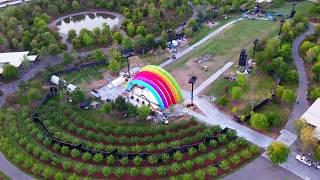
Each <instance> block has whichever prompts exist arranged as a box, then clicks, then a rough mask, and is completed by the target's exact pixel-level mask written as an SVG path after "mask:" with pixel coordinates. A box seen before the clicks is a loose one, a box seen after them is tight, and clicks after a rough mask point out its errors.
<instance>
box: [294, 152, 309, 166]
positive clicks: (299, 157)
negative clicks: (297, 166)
mask: <svg viewBox="0 0 320 180" xmlns="http://www.w3.org/2000/svg"><path fill="white" fill-rule="evenodd" d="M296 159H297V160H298V161H300V162H302V163H303V164H305V165H307V166H309V167H311V166H312V161H311V160H310V159H308V158H307V157H305V156H304V155H303V154H302V155H299V154H297V155H296Z"/></svg>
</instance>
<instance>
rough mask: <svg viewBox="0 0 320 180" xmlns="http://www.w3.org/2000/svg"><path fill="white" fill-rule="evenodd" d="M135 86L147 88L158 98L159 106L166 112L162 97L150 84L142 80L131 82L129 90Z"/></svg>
mask: <svg viewBox="0 0 320 180" xmlns="http://www.w3.org/2000/svg"><path fill="white" fill-rule="evenodd" d="M133 85H139V86H143V87H145V88H147V89H148V90H149V91H150V92H151V93H152V94H153V95H154V97H155V98H156V100H157V102H158V104H159V106H160V109H161V110H164V104H163V102H162V100H161V97H160V95H159V94H158V92H157V91H156V90H155V89H154V88H153V87H152V86H151V85H150V84H148V83H146V82H144V81H141V80H131V81H130V83H129V85H128V88H127V89H128V90H129V91H130V90H131V89H132V87H133Z"/></svg>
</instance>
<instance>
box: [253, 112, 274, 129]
mask: <svg viewBox="0 0 320 180" xmlns="http://www.w3.org/2000/svg"><path fill="white" fill-rule="evenodd" d="M250 125H251V127H253V128H255V129H263V130H266V129H268V128H269V126H270V124H269V121H268V118H267V117H266V115H264V114H261V113H254V114H252V115H251V118H250Z"/></svg>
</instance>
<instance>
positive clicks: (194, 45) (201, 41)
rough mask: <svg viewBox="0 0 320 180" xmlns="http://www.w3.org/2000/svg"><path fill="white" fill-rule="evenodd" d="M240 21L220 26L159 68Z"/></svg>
mask: <svg viewBox="0 0 320 180" xmlns="http://www.w3.org/2000/svg"><path fill="white" fill-rule="evenodd" d="M241 20H243V18H239V19H236V20H233V21H231V22H229V23H227V24H225V25H223V26H221V27H220V28H218V29H217V30H215V31H213V32H212V33H210V34H208V35H207V36H206V37H204V38H203V39H201V40H200V41H198V42H197V43H195V44H193V45H191V46H190V47H188V48H186V49H184V50H183V51H181V52H178V53H176V54H175V56H176V59H172V58H170V59H168V60H167V61H165V62H164V63H162V64H160V65H159V66H160V67H162V68H163V67H165V66H167V65H169V64H171V63H173V62H174V61H178V60H179V58H181V57H182V56H184V55H186V54H188V53H190V52H191V51H192V50H193V49H194V48H196V47H198V46H200V45H202V44H203V43H205V42H206V41H208V40H209V39H211V38H212V37H214V36H216V35H217V34H219V33H220V32H222V31H223V30H225V29H226V28H228V27H229V26H231V25H233V24H235V23H237V22H238V21H241Z"/></svg>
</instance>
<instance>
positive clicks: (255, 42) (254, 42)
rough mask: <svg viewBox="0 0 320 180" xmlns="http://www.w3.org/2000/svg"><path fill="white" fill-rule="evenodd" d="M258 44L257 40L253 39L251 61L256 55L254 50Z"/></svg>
mask: <svg viewBox="0 0 320 180" xmlns="http://www.w3.org/2000/svg"><path fill="white" fill-rule="evenodd" d="M258 42H259V39H255V40H254V41H253V44H254V46H253V57H252V58H253V59H254V56H255V55H256V49H257V44H258Z"/></svg>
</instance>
